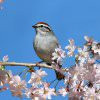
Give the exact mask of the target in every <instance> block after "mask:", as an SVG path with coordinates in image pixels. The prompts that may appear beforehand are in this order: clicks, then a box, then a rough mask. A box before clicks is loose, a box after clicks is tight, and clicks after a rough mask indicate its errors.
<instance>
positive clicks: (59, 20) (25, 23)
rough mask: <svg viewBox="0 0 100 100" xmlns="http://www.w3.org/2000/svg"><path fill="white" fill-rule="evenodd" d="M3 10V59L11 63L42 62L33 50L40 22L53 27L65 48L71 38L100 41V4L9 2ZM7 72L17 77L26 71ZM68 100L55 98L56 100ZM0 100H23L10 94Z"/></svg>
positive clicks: (83, 0) (85, 0)
mask: <svg viewBox="0 0 100 100" xmlns="http://www.w3.org/2000/svg"><path fill="white" fill-rule="evenodd" d="M1 6H3V8H4V9H3V10H1V11H0V59H2V57H3V56H4V55H9V58H10V59H9V61H16V62H38V61H40V59H39V58H38V57H37V56H36V54H35V52H34V50H33V46H32V42H33V38H34V36H35V31H34V30H33V29H32V25H33V24H35V23H37V22H39V21H44V22H47V23H48V24H50V26H51V27H52V28H53V31H54V32H55V34H56V36H57V38H58V39H59V42H60V44H61V45H62V48H64V47H65V46H66V45H67V44H68V39H70V38H73V39H74V40H75V42H76V44H77V45H82V44H83V43H84V39H83V37H84V36H85V35H87V36H91V37H93V38H94V39H95V40H97V41H100V0H5V2H4V3H3V4H2V5H1ZM67 64H68V65H70V63H67ZM7 68H8V69H11V70H12V71H13V72H14V73H17V72H20V71H22V70H23V68H21V67H14V68H13V67H7ZM48 73H49V75H54V74H51V73H52V72H51V71H48ZM49 79H50V78H49ZM51 79H52V78H51ZM51 79H50V80H51ZM8 98H9V99H8ZM66 98H67V97H66ZM66 98H62V97H53V100H66ZM0 99H4V100H13V99H15V100H19V99H18V98H16V97H12V96H11V94H10V92H9V91H6V92H3V93H0Z"/></svg>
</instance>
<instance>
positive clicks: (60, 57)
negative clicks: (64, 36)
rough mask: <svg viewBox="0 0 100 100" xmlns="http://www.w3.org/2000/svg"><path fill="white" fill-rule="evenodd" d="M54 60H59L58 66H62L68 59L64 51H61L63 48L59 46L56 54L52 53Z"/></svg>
mask: <svg viewBox="0 0 100 100" xmlns="http://www.w3.org/2000/svg"><path fill="white" fill-rule="evenodd" d="M52 56H53V57H52V60H53V61H54V60H57V63H58V64H62V60H63V59H64V58H65V57H66V53H65V51H64V50H62V49H61V47H60V46H59V48H56V49H55V52H54V53H52Z"/></svg>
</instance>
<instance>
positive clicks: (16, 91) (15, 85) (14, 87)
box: [9, 75, 26, 97]
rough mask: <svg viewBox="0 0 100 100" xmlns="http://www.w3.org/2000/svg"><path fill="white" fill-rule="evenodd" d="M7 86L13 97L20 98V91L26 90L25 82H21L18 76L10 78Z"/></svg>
mask: <svg viewBox="0 0 100 100" xmlns="http://www.w3.org/2000/svg"><path fill="white" fill-rule="evenodd" d="M9 85H10V91H11V92H12V95H13V96H19V97H22V95H23V93H22V90H24V89H25V88H26V82H25V81H24V80H21V78H20V77H19V76H18V75H16V76H12V77H11V79H10V81H9Z"/></svg>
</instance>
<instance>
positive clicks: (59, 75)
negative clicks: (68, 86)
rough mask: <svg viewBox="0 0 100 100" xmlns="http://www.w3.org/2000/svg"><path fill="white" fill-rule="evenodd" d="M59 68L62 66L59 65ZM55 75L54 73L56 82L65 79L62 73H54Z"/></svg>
mask: <svg viewBox="0 0 100 100" xmlns="http://www.w3.org/2000/svg"><path fill="white" fill-rule="evenodd" d="M59 67H60V68H61V67H62V66H61V65H60V66H59ZM55 73H56V78H57V79H58V80H62V79H64V78H65V75H64V74H63V73H61V72H59V71H55Z"/></svg>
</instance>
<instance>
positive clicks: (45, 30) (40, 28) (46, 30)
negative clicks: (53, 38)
mask: <svg viewBox="0 0 100 100" xmlns="http://www.w3.org/2000/svg"><path fill="white" fill-rule="evenodd" d="M32 27H33V28H35V30H36V33H40V34H45V35H46V34H53V32H52V30H51V27H50V26H49V25H48V24H47V23H45V22H38V23H37V24H35V25H33V26H32Z"/></svg>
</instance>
